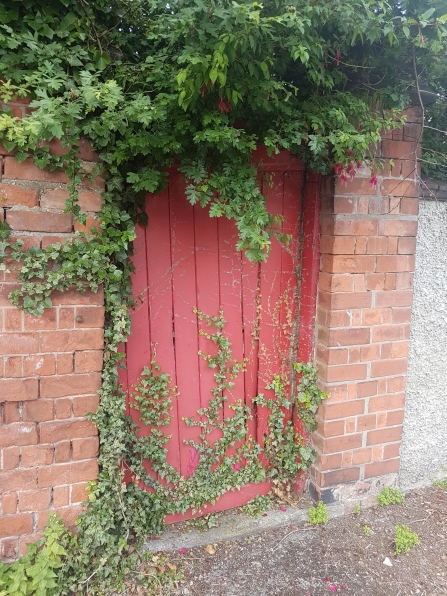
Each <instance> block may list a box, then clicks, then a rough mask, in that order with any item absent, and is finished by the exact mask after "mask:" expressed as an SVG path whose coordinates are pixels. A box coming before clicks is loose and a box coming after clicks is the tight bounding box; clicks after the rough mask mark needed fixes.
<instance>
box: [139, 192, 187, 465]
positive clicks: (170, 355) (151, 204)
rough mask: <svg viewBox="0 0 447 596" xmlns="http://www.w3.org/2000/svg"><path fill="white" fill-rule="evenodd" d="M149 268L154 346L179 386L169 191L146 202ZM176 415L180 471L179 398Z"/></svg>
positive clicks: (172, 447) (172, 453)
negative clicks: (174, 320) (176, 367)
mask: <svg viewBox="0 0 447 596" xmlns="http://www.w3.org/2000/svg"><path fill="white" fill-rule="evenodd" d="M146 213H147V215H148V225H147V229H146V248H147V268H148V277H149V281H150V285H149V305H150V325H151V343H152V346H153V349H154V351H155V354H156V362H157V364H158V365H159V366H160V368H161V371H162V372H165V373H167V374H169V375H170V377H171V382H172V384H173V385H176V384H177V379H176V369H175V353H174V326H173V319H174V308H173V298H172V262H171V233H170V214H169V190H168V189H167V188H166V189H165V190H163V191H162V192H161V193H159V194H157V195H150V196H149V197H148V198H147V201H146ZM171 414H172V416H173V418H172V420H171V422H170V424H169V426H168V428H167V430H166V432H167V434H169V435H172V436H171V438H170V440H169V442H168V444H167V449H168V458H167V459H168V462H169V463H170V464H171V465H172V466H174V467H175V468H176V469H177V470H180V438H179V420H178V398H177V397H175V398H174V399H173V403H172V411H171Z"/></svg>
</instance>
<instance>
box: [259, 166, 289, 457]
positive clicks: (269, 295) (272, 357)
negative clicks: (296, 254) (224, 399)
mask: <svg viewBox="0 0 447 596" xmlns="http://www.w3.org/2000/svg"><path fill="white" fill-rule="evenodd" d="M271 176H272V181H273V185H272V186H271V185H269V184H265V185H264V194H265V196H266V197H267V209H268V211H269V213H272V214H274V215H276V214H279V213H282V209H283V193H284V185H283V176H282V173H281V172H273V173H272V174H271ZM281 252H282V248H281V245H280V244H279V242H278V241H277V240H276V239H273V242H272V247H271V250H270V254H269V257H268V259H267V261H266V262H264V263H262V265H261V284H260V315H261V324H260V331H259V378H258V393H263V394H264V395H265V396H266V397H269V398H270V397H274V393H273V391H272V390H271V389H266V385H268V384H269V383H270V382H271V381H272V380H273V376H274V375H275V374H278V373H279V371H280V369H281V360H280V357H279V351H278V346H277V338H278V329H277V326H278V318H277V313H278V310H277V305H278V301H279V299H280V293H281ZM268 416H269V411H268V409H267V408H262V407H259V408H258V410H257V420H258V427H257V436H258V442H259V443H260V445H261V446H262V445H263V444H264V434H265V432H266V430H267V425H268Z"/></svg>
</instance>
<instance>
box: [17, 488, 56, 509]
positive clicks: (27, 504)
mask: <svg viewBox="0 0 447 596" xmlns="http://www.w3.org/2000/svg"><path fill="white" fill-rule="evenodd" d="M50 502H51V492H50V490H49V489H45V490H32V491H29V492H21V493H19V511H20V512H24V511H42V510H44V509H48V507H49V506H50Z"/></svg>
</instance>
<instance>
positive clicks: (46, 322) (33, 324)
mask: <svg viewBox="0 0 447 596" xmlns="http://www.w3.org/2000/svg"><path fill="white" fill-rule="evenodd" d="M24 324H25V329H26V331H34V330H37V331H38V330H40V329H56V310H55V309H54V308H47V309H46V310H45V312H44V313H43V314H42V315H40V316H37V317H36V316H34V315H30V314H28V313H25V317H24Z"/></svg>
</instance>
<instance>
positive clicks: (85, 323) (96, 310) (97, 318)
mask: <svg viewBox="0 0 447 596" xmlns="http://www.w3.org/2000/svg"><path fill="white" fill-rule="evenodd" d="M75 323H76V328H82V327H100V328H101V327H104V308H103V307H98V306H83V307H78V308H77V309H76V317H75Z"/></svg>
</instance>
